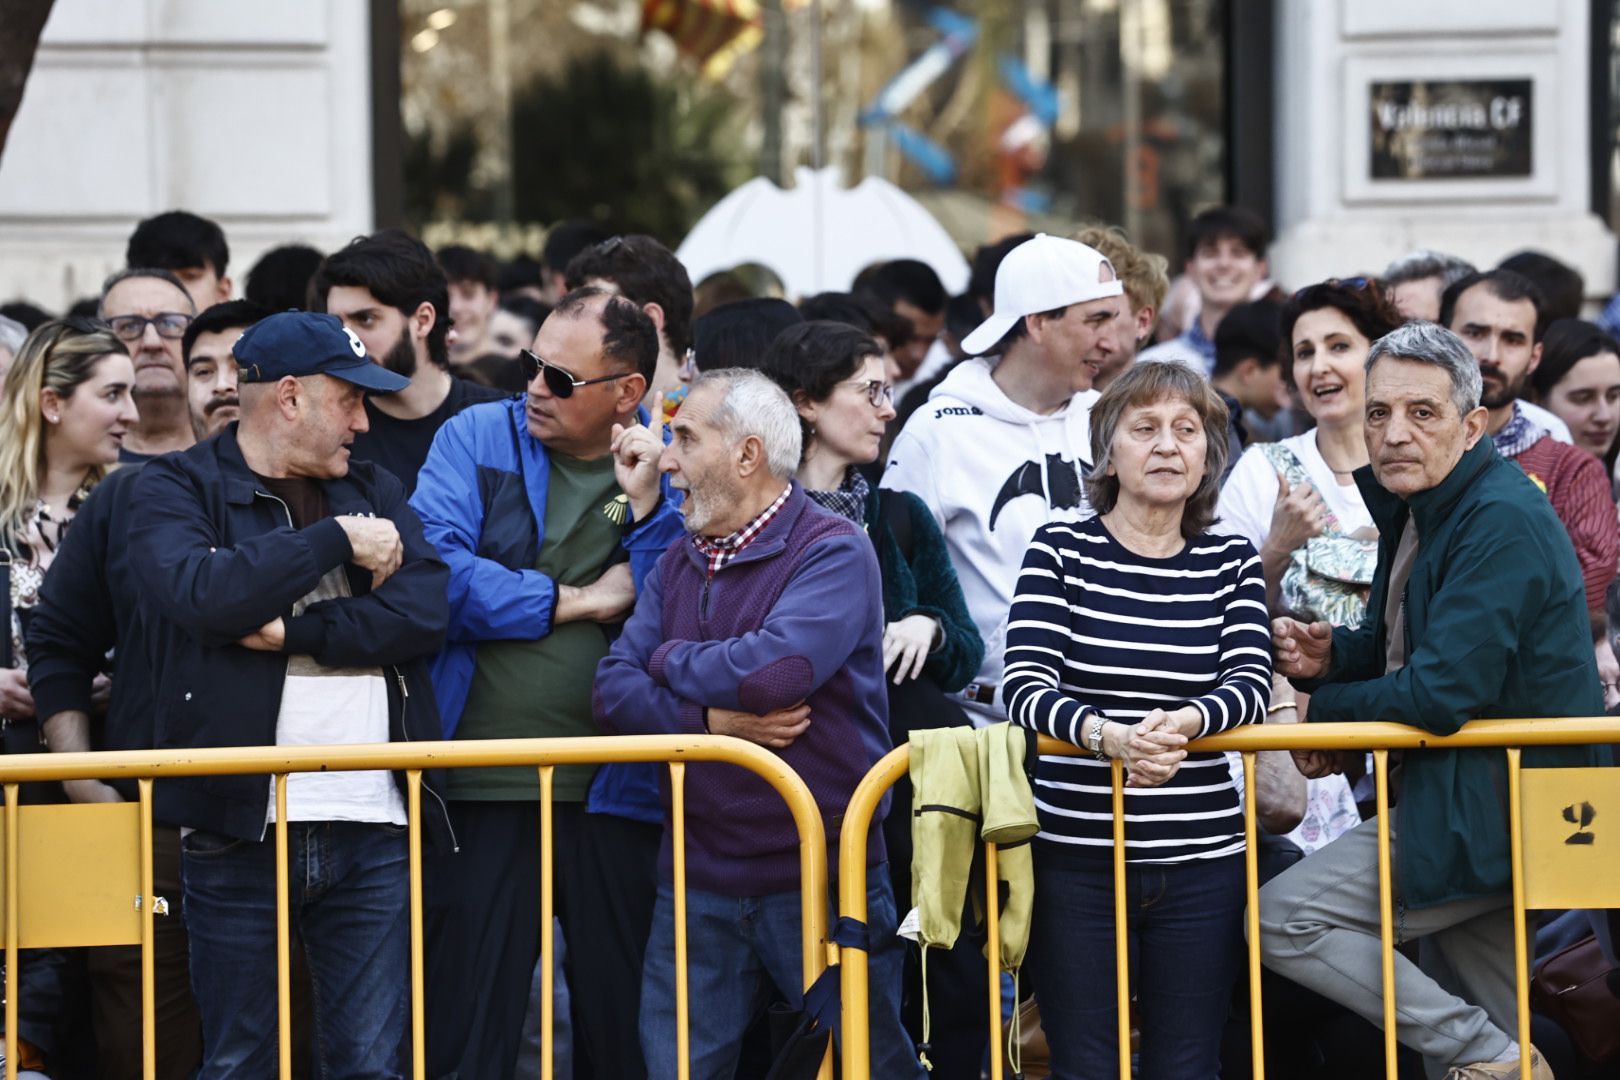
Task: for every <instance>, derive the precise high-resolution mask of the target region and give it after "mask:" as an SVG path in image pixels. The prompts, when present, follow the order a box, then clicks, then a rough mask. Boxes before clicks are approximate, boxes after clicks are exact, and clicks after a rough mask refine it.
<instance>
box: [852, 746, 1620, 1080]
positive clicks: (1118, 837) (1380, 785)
mask: <svg viewBox="0 0 1620 1080" xmlns="http://www.w3.org/2000/svg"><path fill="white" fill-rule="evenodd" d="M1602 743H1620V719H1617V718H1615V717H1608V716H1589V717H1558V718H1553V719H1512V720H1475V721H1471V722H1470V723H1468V724H1466V725H1464V726H1463V727H1462V728H1461V729H1460V730H1459V731H1457V732H1456V733H1454V734H1452V735H1446V736H1440V735H1434V734H1432V733H1430V732H1428V731H1425V730H1423V729H1421V728H1416V727H1410V726H1407V725H1405V724H1395V723H1388V722H1383V721H1369V722H1366V723H1317V724H1288V725H1268V726H1265V727H1261V726H1259V725H1255V726H1245V727H1240V728H1235V729H1233V730H1231V731H1225V732H1222V733H1220V734H1218V735H1209V736H1205V737H1204V738H1202V739H1197V740H1194V741H1193V742H1192V743H1190V744H1189V745H1188V749H1189V750H1198V751H1213V750H1220V751H1236V752H1238V753H1240V754H1242V756H1243V773H1244V786H1245V791H1246V792H1247V797H1246V799H1245V806H1244V837H1245V840H1246V844H1245V847H1246V853H1245V867H1244V873H1245V879H1246V880H1245V891H1246V893H1247V899H1248V910H1247V912H1246V922H1247V929H1248V937H1249V991H1250V1011H1251V1013H1252V1014H1253V1015H1252V1016H1251V1018H1250V1032H1251V1041H1252V1042H1253V1050H1252V1053H1253V1068H1254V1076H1255V1077H1256V1080H1263V1077H1264V1075H1265V1072H1264V1069H1265V1064H1264V1053H1265V1050H1264V1038H1263V1036H1264V1029H1263V1019H1262V1014H1263V1012H1264V1010H1263V1007H1262V1001H1261V984H1260V980H1261V957H1260V936H1259V908H1258V903H1257V898H1258V891H1259V887H1258V886H1259V866H1258V852H1257V847H1256V829H1257V826H1256V818H1255V814H1256V812H1257V807H1256V798H1255V795H1256V791H1255V784H1256V775H1255V773H1256V768H1257V763H1256V760H1255V757H1254V755H1255V754H1257V753H1258V752H1260V751H1263V750H1279V751H1282V750H1346V751H1350V752H1370V753H1372V755H1373V764H1374V775H1375V778H1376V780H1377V800H1378V855H1379V907H1380V919H1379V921H1380V943H1381V952H1382V954H1383V956H1382V962H1383V980H1382V981H1383V989H1384V1001H1383V1008H1384V1048H1385V1069H1386V1075H1387V1077H1389V1078H1394V1077H1395V1076H1396V1064H1397V1054H1398V1052H1399V1050H1398V1047H1399V1043H1398V1040H1397V1038H1396V1034H1397V1030H1396V1025H1395V1004H1396V1002H1395V961H1394V929H1395V927H1394V917H1393V910H1392V909H1393V907H1394V901H1393V891H1394V889H1393V876H1392V875H1393V864H1392V863H1391V861H1390V851H1391V844H1390V835H1389V789H1388V781H1389V775H1388V773H1389V751H1391V750H1423V749H1442V748H1443V749H1461V748H1465V747H1491V748H1506V749H1507V753H1508V763H1509V773H1508V777H1509V798H1510V803H1511V808H1510V810H1511V814H1512V821H1511V822H1510V836H1511V839H1512V844H1513V867H1514V874H1513V896H1514V914H1515V921H1516V924H1517V925H1516V928H1515V935H1516V941H1515V947H1516V949H1517V950H1518V955H1517V956H1516V958H1515V960H1516V964H1517V977H1518V995H1519V1000H1518V1008H1519V1042H1520V1052H1521V1064H1520V1068H1521V1070H1522V1071H1524V1072H1525V1074H1526V1075H1528V1074H1529V1061H1528V1058H1529V1052H1530V1051H1529V1046H1530V1038H1529V1027H1528V1025H1529V1018H1528V1014H1529V999H1528V991H1529V980H1528V974H1527V962H1526V953H1527V949H1528V943H1527V942H1526V941H1525V940H1524V934H1525V929H1524V927H1525V924H1524V912H1525V906H1526V905H1525V900H1524V890H1525V885H1524V855H1523V837H1522V829H1523V825H1522V821H1521V816H1522V805H1521V793H1520V775H1519V769H1520V753H1519V748H1521V747H1528V746H1581V745H1588V744H1602ZM1084 752H1085V751H1083V750H1082V749H1081V748H1079V747H1077V746H1072V745H1070V744H1068V743H1062V742H1059V741H1057V740H1055V739H1051V738H1048V737H1046V736H1044V735H1043V736H1041V737H1040V738H1039V740H1038V746H1037V753H1038V754H1043V755H1070V756H1073V755H1078V754H1082V753H1084ZM909 761H910V749H909V747H906V746H899V747H896V748H895V749H894V750H892V751H890V752H889V753H888V754H886V755H884V757H883V758H882V759H881V760H880V761H879V762H878V763H877V764H876V765H874V766H873V767H872V769H871V770H870V771H868V773H867V774H866V776H865V777H864V778H863V779H862V780H861V783H860V784H859V785H858V786H857V787H856V789H855V793H854V795H853V796H852V797H851V799H850V803H849V807H848V809H847V810H846V811H845V813H844V824H843V830H842V833H841V835H840V837H839V845H840V847H839V850H840V855H839V868H840V869H839V881H838V910H839V913H840V914H841V915H843V916H845V917H848V918H852V919H856V920H859V921H860V922H863V923H864V922H865V921H866V916H867V907H866V878H867V875H866V860H865V850H866V838H867V835H868V832H869V831H870V829H871V825H872V817H873V815H874V814H875V813H876V811H877V807H878V805H879V803H880V802H881V801H882V799H883V796H884V794H885V793H886V792H887V791H888V790H889V788H890V787H891V786H892V785H893V784H894V782H895V781H896V780H898V779H899V778H900V777H902V776H904V775H905V774H906V771H907V768H908V765H909ZM1112 767H1113V807H1114V874H1115V876H1114V909H1115V953H1116V955H1115V964H1116V978H1117V980H1118V984H1117V987H1116V989H1117V991H1118V994H1119V997H1120V999H1121V1000H1120V1004H1119V1023H1120V1035H1119V1040H1120V1068H1121V1072H1120V1076H1121V1077H1122V1078H1128V1077H1129V1076H1130V1017H1129V1008H1128V1006H1129V993H1130V991H1129V981H1128V976H1129V970H1128V964H1129V956H1128V954H1127V943H1126V918H1125V914H1126V913H1125V908H1126V903H1125V900H1126V891H1125V877H1124V857H1125V849H1124V805H1123V799H1124V788H1123V779H1124V772H1123V766H1122V765H1121V763H1120V762H1118V761H1115V762H1113V763H1112ZM992 846H993V845H986V849H987V851H988V850H989V849H990V848H991V847H992ZM987 865H989V866H993V865H994V864H993V863H990V864H987ZM986 878H987V888H988V889H989V890H990V892H989V893H988V895H987V900H988V903H989V908H990V910H992V911H994V910H995V908H996V902H997V900H998V899H999V895H998V892H997V890H996V885H995V879H994V877H993V876H992V875H990V874H988V873H987V874H986ZM900 899H901V898H899V897H897V898H896V903H897V906H898V907H905V906H906V905H904V904H902V903H901V902H900ZM987 948H988V951H989V953H990V960H989V964H990V967H991V969H992V970H993V971H995V972H996V974H995V975H994V977H993V982H992V989H991V1016H992V1018H993V1020H992V1024H993V1025H999V1023H1000V1004H999V1002H1000V986H1001V983H1000V975H999V970H997V969H998V968H999V962H1000V961H999V956H1000V950H999V945H998V938H997V937H995V936H992V937H991V939H990V944H989V946H988V947H987ZM840 974H841V987H842V997H843V1012H844V1023H843V1047H842V1054H841V1059H842V1064H843V1076H844V1077H846V1080H866V1078H868V1077H869V1076H870V1059H871V1033H870V1031H869V1030H868V1024H869V1017H870V1004H869V1002H870V995H869V987H868V978H869V972H868V966H867V962H866V954H865V953H864V952H861V951H860V950H856V949H846V950H843V952H842V971H841V973H840ZM1014 1007H1015V1008H1016V1007H1017V1003H1016V1002H1015V1003H1014ZM997 1030H998V1028H997V1027H996V1026H992V1028H991V1031H992V1032H995V1031H997ZM995 1041H997V1040H996V1039H995V1038H994V1036H992V1042H995ZM1004 1053H1006V1048H1005V1047H995V1048H993V1050H992V1053H991V1068H992V1076H994V1075H997V1072H996V1070H997V1069H1000V1068H1002V1066H1001V1064H1000V1063H1001V1061H1002V1055H1003V1054H1004Z"/></svg>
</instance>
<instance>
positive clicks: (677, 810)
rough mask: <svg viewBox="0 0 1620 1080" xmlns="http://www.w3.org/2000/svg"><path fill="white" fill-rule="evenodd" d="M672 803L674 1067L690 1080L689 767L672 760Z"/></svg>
mask: <svg viewBox="0 0 1620 1080" xmlns="http://www.w3.org/2000/svg"><path fill="white" fill-rule="evenodd" d="M669 805H670V822H671V829H672V830H673V831H674V834H675V835H674V838H673V841H672V843H671V847H672V850H671V853H670V855H671V862H672V864H673V865H672V867H671V869H672V872H673V876H674V879H675V881H674V885H675V1060H676V1065H675V1069H676V1075H677V1076H679V1078H680V1080H687V1076H688V1075H689V1074H690V1073H691V1069H692V1065H691V1062H690V1061H689V1060H688V1057H689V1055H690V1054H691V1052H692V1033H691V1031H690V1029H689V1028H688V1027H687V1025H688V1024H690V1023H691V1013H690V1011H689V1010H690V1008H691V1003H690V1002H689V1001H688V1000H687V989H688V988H687V984H686V766H685V765H682V764H681V763H680V762H678V761H672V762H670V763H669Z"/></svg>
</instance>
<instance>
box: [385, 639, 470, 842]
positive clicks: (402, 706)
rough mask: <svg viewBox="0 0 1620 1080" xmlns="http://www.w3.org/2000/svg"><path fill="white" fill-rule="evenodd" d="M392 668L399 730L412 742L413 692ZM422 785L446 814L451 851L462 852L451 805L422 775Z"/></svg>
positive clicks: (402, 677)
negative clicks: (407, 722) (409, 716)
mask: <svg viewBox="0 0 1620 1080" xmlns="http://www.w3.org/2000/svg"><path fill="white" fill-rule="evenodd" d="M390 670H392V671H393V673H394V678H395V679H397V680H399V731H400V734H401V735H403V736H405V741H406V742H410V741H412V740H411V729H410V728H409V727H407V726H406V725H405V720H406V715H405V714H406V711H407V710H408V709H409V708H410V704H411V692H410V691H409V690H407V689H406V688H405V673H404V672H403V671H401V670H399V668H397V667H392V666H390ZM421 787H422V790H423V791H425V792H427V793H428V794H429V795H431V796H433V801H434V802H436V803H438V804H439V811H440V812H441V813H443V814H444V827H445V828H446V829H448V830H450V851H451V852H452V853H454V854H460V853H461V842H460V841H458V840H457V839H456V826H455V823H454V822H452V821H451V820H450V807H449V806H447V805H446V804H445V801H444V799H443V798H442V797H441V796H440V795H439V793H438V792H437V791H434V790H433V785H432V784H430V783H428V782H427V777H425V776H424V777H422V780H421Z"/></svg>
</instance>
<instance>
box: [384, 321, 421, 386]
mask: <svg viewBox="0 0 1620 1080" xmlns="http://www.w3.org/2000/svg"><path fill="white" fill-rule="evenodd" d="M382 366H383V367H385V368H387V369H388V370H389V371H392V372H393V373H394V374H395V375H399V376H401V377H403V378H406V379H410V378H414V377H415V376H416V347H415V346H414V345H412V344H411V335H410V331H409V330H401V331H400V332H399V342H398V343H397V344H396V345H395V346H394V347H393V348H392V349H389V350H388V352H387V353H385V354H384V355H383V357H382Z"/></svg>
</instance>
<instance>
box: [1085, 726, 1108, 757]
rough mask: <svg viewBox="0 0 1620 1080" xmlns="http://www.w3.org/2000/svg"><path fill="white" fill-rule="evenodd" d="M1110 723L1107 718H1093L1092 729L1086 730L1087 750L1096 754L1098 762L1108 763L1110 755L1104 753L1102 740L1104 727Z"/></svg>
mask: <svg viewBox="0 0 1620 1080" xmlns="http://www.w3.org/2000/svg"><path fill="white" fill-rule="evenodd" d="M1107 723H1108V718H1107V717H1105V716H1093V717H1092V718H1091V721H1090V727H1089V728H1087V730H1086V749H1087V750H1090V751H1091V752H1092V754H1094V755H1095V756H1096V758H1097V760H1098V761H1107V760H1108V755H1107V754H1105V753H1103V747H1102V738H1103V727H1104V726H1105V725H1106V724H1107Z"/></svg>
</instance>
